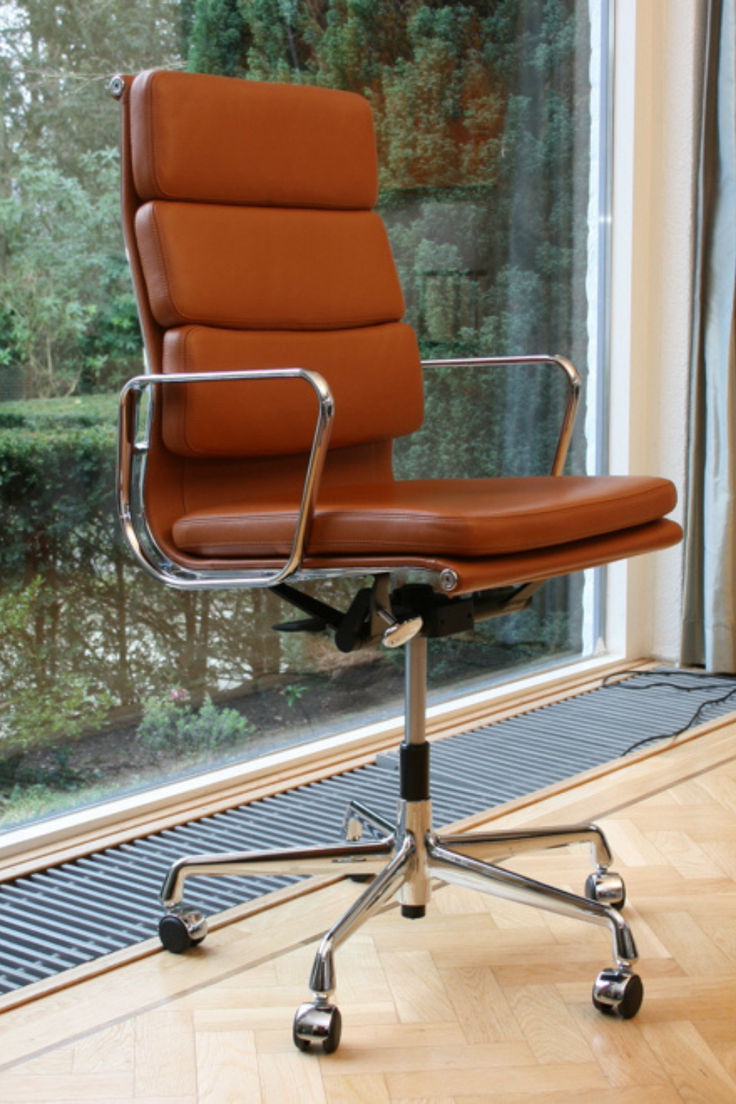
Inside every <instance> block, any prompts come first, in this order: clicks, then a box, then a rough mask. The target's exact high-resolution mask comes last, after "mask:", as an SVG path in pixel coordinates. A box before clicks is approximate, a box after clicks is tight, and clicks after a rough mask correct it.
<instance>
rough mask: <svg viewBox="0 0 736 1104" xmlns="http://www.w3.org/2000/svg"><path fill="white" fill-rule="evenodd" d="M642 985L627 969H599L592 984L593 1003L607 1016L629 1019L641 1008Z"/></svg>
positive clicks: (638, 978)
mask: <svg viewBox="0 0 736 1104" xmlns="http://www.w3.org/2000/svg"><path fill="white" fill-rule="evenodd" d="M643 999H644V986H643V985H642V982H641V978H640V977H639V975H638V974H631V973H629V971H628V970H622V969H615V968H614V969H612V970H601V972H600V974H599V975H598V977H597V978H596V979H595V983H594V985H593V1005H594V1007H595V1008H597V1009H598V1011H599V1012H604V1013H605V1014H606V1015H607V1016H619V1017H620V1018H621V1019H622V1020H630V1019H631V1018H632V1016H635V1015H636V1013H637V1012H638V1011H639V1009H640V1008H641V1002H642V1000H643Z"/></svg>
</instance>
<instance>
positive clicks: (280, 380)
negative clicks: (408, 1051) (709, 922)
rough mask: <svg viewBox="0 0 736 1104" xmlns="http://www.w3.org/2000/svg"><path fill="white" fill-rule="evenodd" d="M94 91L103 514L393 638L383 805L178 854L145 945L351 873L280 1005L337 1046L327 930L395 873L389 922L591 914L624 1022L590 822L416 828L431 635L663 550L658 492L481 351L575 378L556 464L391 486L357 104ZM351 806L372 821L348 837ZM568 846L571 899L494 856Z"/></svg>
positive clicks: (366, 125) (185, 579)
mask: <svg viewBox="0 0 736 1104" xmlns="http://www.w3.org/2000/svg"><path fill="white" fill-rule="evenodd" d="M111 89H112V91H113V94H114V95H115V96H116V97H117V98H118V99H119V100H120V102H121V105H122V120H123V122H122V128H123V143H122V148H123V165H122V176H123V221H124V228H125V237H126V242H127V247H128V251H129V257H130V264H131V268H132V272H133V277H134V283H135V288H136V293H137V297H138V305H139V312H140V318H141V324H142V328H143V334H144V339H145V346H146V352H147V357H148V368H149V373H150V374H147V375H145V376H140V377H137V378H136V379H134V380H132V381H131V382H130V383H129V384H128V385H127V386H126V388H125V389H124V391H123V394H122V397H121V432H120V456H119V461H120V462H119V502H120V516H121V520H122V524H123V527H124V529H125V532H126V534H127V536H128V539H129V541H130V544H131V546H132V548H133V550H134V552H135V554H136V556H137V557H138V559H139V560H140V562H141V564H142V565H143V566H144V567H145V568H146V570H148V571H149V572H151V573H153V574H154V575H156V576H157V577H158V578H160V579H161V580H163V582H165V583H167V584H168V585H171V586H174V587H181V588H186V589H191V588H202V587H205V588H223V587H270V588H272V589H273V590H275V591H276V592H277V593H278V594H279V595H280V596H281V597H282V598H284V599H285V600H286V601H288V602H290V603H292V604H293V605H295V606H296V607H298V608H299V609H301V610H303V611H305V612H306V613H307V614H308V616H309V617H310V618H311V619H314V618H317V619H318V621H319V622H320V623H321V624H323V625H325V626H326V627H329V628H331V629H334V631H335V638H336V643H337V646H338V647H339V648H341V649H343V650H345V651H349V650H351V649H352V648H354V647H357V646H361V645H365V644H370V643H380V642H383V644H385V645H386V646H388V647H396V646H406V649H407V662H406V672H407V673H406V731H405V736H404V740H403V743H402V745H401V753H400V760H401V775H400V793H399V806H398V815H397V821H396V824H389V823H387V822H385V821H384V820H383V819H382V818H380V817H376V816H374V815H373V814H372V813H370V812H369V811H368V810H366V809H363V808H362V807H359V806H354V807H353V808H352V809H351V811H350V816H349V822H350V831H349V833H348V834H349V835H350V837H351V838H350V839H349V840H347V841H335V842H333V843H331V844H326V845H325V846H323V847H312V848H307V849H303V848H293V849H288V850H285V851H277V852H274V851H265V852H248V853H240V854H225V855H199V856H188V857H183V858H182V859H181V860H180V861H179V862H177V863H176V864H175V865H174V867H173V868H172V870H171V871H170V872H169V875H168V877H167V878H166V881H165V884H164V887H163V892H162V898H163V902H164V905H165V908H166V910H167V912H166V915H165V916H164V918H163V920H162V922H161V927H160V933H161V938H162V942H163V944H164V946H165V947H167V948H168V949H169V950H172V951H182V950H184V949H186V948H187V947H188V946H191V945H192V944H193V943H197V942H200V941H201V940H202V938H203V937H204V934H205V929H206V922H205V920H204V918H203V917H202V916H201V915H199V914H197V913H196V912H194V911H193V910H191V909H187V908H186V907H185V906H184V904H183V903H182V898H183V884H184V881H185V879H186V878H187V877H189V876H192V875H200V874H213V875H216V874H253V875H262V874H264V873H267V872H270V873H273V872H278V873H281V874H283V873H298V874H304V873H325V872H329V873H333V874H334V873H337V872H339V873H341V874H345V875H346V876H361V877H362V878H364V879H366V880H367V884H366V886H365V888H364V889H363V890H362V892H360V894H359V896H358V897H357V900H356V902H355V904H354V905H353V906H352V908H351V909H350V910H349V911H348V912H347V914H346V915H345V916H343V917H342V919H340V920H339V921H338V922H337V923H336V924H335V925H334V926H333V927H332V928H331V929H330V931H329V932H328V933H327V935H326V936H325V937H324V939H323V940H322V943H321V945H320V947H319V950H318V951H317V955H316V958H315V962H314V968H313V971H312V976H311V982H310V985H311V989H312V991H313V1000H312V1001H310V1002H307V1003H305V1004H304V1005H302V1006H301V1007H300V1008H299V1009H298V1010H297V1013H296V1017H295V1021H294V1028H293V1032H294V1041H295V1043H296V1045H297V1046H298V1047H300V1048H301V1049H304V1050H306V1049H309V1048H310V1046H317V1047H319V1046H321V1047H322V1048H323V1049H324V1050H325V1051H327V1052H329V1051H332V1050H334V1049H335V1048H336V1047H337V1045H338V1042H339V1038H340V1014H339V1012H338V1010H337V1008H336V1007H335V1006H334V1005H333V1004H332V1003H331V997H332V993H333V990H334V988H335V967H334V951H335V949H336V948H337V946H338V945H339V944H340V943H342V942H343V940H344V939H346V938H347V936H348V935H349V934H350V933H351V932H352V931H354V930H355V928H356V927H357V926H358V925H359V924H360V923H362V922H363V921H364V920H366V919H367V917H369V916H370V915H371V914H372V913H373V912H374V911H375V910H376V909H377V908H378V907H379V905H381V904H382V903H385V902H386V901H387V900H389V899H390V898H391V897H393V895H395V894H398V897H399V899H400V902H401V909H402V912H403V914H404V915H405V916H407V917H414V918H416V917H419V916H421V915H423V913H424V910H425V905H426V903H427V901H428V898H429V895H430V884H431V882H432V881H433V880H435V879H437V880H439V881H443V882H457V883H459V884H461V885H464V886H471V887H473V888H474V889H479V890H482V891H484V892H487V893H491V894H499V895H501V896H503V897H506V898H511V899H512V900H514V901H518V902H521V903H526V904H532V905H536V906H538V907H541V908H545V909H550V910H552V911H555V912H559V913H562V914H564V915H567V916H573V917H577V918H579V919H581V920H588V921H592V922H594V923H596V924H603V925H606V926H607V927H608V928H609V929H610V931H611V936H612V944H613V959H614V962H613V965H612V966H611V967H610V968H608V969H604V970H603V971H602V972H601V973H600V975H599V976H598V978H597V979H596V980H595V983H594V988H593V1002H594V1004H595V1005H596V1007H597V1008H599V1009H601V1010H602V1011H604V1012H610V1013H614V1014H617V1015H620V1016H622V1017H630V1016H633V1015H634V1014H635V1013H636V1011H637V1010H638V1008H639V1005H640V1003H641V999H642V986H641V982H640V979H639V978H638V976H637V975H636V974H635V973H634V971H633V966H634V963H635V961H636V957H637V956H636V947H635V944H634V940H633V937H632V935H631V932H630V930H629V927H628V925H627V924H626V922H625V920H624V919H623V917H622V915H621V912H620V906H621V905H622V904H623V900H624V889H623V885H622V882H621V879H620V878H618V876H617V875H615V874H614V873H612V872H611V871H610V869H609V868H610V863H611V854H610V850H609V847H608V844H607V843H606V840H605V838H604V836H603V833H602V832H601V831H600V829H598V828H597V827H596V826H595V825H587V824H585V825H572V826H569V825H567V826H563V827H561V828H554V829H553V828H550V829H544V830H542V831H539V832H524V833H520V834H516V833H503V832H500V833H490V834H488V833H482V834H477V833H476V834H469V835H466V836H458V835H442V834H441V833H437V832H436V831H435V830H434V828H433V826H432V819H431V804H430V793H429V745H428V743H427V740H426V738H425V720H424V718H425V678H426V640H427V638H428V637H432V636H444V635H448V634H450V633H455V632H460V631H465V630H467V629H468V628H469V627H471V626H472V625H473V623H474V622H475V621H477V620H479V619H481V618H485V617H489V616H497V615H499V614H501V613H506V612H509V611H512V610H514V609H519V608H522V607H523V606H524V605H525V604H526V603H527V602H528V601H529V598H530V596H531V594H532V592H533V591H534V590H535V589H536V588H537V587H538V586H539V585H541V584H542V583H543V581H544V580H545V579H549V578H552V577H556V576H560V575H564V574H567V573H570V572H574V571H578V570H580V569H582V568H587V567H591V566H594V565H597V564H603V563H607V562H609V561H611V560H615V559H619V558H621V557H625V556H631V555H633V554H635V553H640V552H646V551H650V550H652V549H658V548H663V547H665V546H667V545H670V544H672V543H674V542H675V541H677V540H678V539H679V536H680V531H679V528H678V526H677V525H675V524H674V523H673V522H671V521H668V520H666V519H665V515H666V514H667V513H668V511H670V510H671V509H672V507H673V506H674V504H675V493H674V489H673V487H672V485H671V484H670V483H669V482H668V481H666V480H663V479H655V478H634V477H631V478H614V477H590V478H589V477H577V476H565V475H562V474H561V472H562V469H563V465H564V462H565V453H566V450H567V445H568V442H569V436H570V431H571V428H572V419H573V416H574V410H575V404H576V402H577V397H578V390H579V380H578V377H577V374H576V372H575V370H574V368H573V367H572V365H570V364H569V363H568V362H567V361H565V360H564V359H562V358H560V357H546V356H540V357H531V358H524V357H520V358H511V360H509V359H508V358H504V359H503V360H502V361H500V363H503V364H508V365H512V364H513V362H514V360H517V359H518V360H519V361H521V362H527V361H532V362H535V363H537V362H538V363H541V364H547V365H548V366H549V368H550V370H554V371H560V372H562V373H564V375H565V377H566V379H567V382H568V387H569V401H568V406H567V411H566V415H565V419H564V423H563V426H562V428H561V433H560V440H559V444H558V448H557V454H556V456H555V458H554V462H553V467H552V474H542V475H533V476H529V477H528V478H497V479H494V478H488V479H467V480H455V479H450V480H443V479H422V480H411V481H398V480H396V479H394V475H393V471H392V464H391V453H392V441H393V439H394V438H395V437H397V436H399V435H402V434H408V433H411V432H412V431H414V430H416V429H417V428H418V427H419V425H420V423H421V421H422V368H421V365H420V361H419V355H418V352H417V345H416V340H415V337H414V334H413V332H412V330H411V329H410V327H408V326H407V325H405V324H404V323H403V322H402V321H401V318H402V314H403V310H404V305H403V299H402V292H401V289H400V287H399V283H398V279H397V275H396V272H395V269H394V265H393V260H392V256H391V251H390V248H389V245H388V242H387V238H386V234H385V230H384V228H383V225H382V223H381V220H380V218H379V217H378V215H376V214H375V213H374V212H373V211H372V207H373V205H374V204H375V201H376V194H377V179H376V153H375V144H374V137H373V130H372V120H371V113H370V110H369V107H368V104H367V103H366V101H364V100H363V99H362V98H360V97H358V96H355V95H352V94H349V93H344V92H336V91H330V90H326V89H322V88H312V87H295V86H286V85H278V84H260V83H255V82H249V81H240V80H234V79H229V78H223V77H210V76H198V75H191V74H184V73H178V72H162V71H153V72H146V73H142V74H140V75H139V76H137V77H136V78H135V79H131V78H128V77H119V78H115V79H114V80H113V82H112V86H111ZM497 362H498V361H496V360H494V359H493V358H489V360H487V361H483V362H482V363H497ZM448 363H449V362H448ZM464 363H465V364H468V363H471V364H472V363H478V362H477V361H476V362H464ZM144 392H145V393H147V394H148V395H149V396H150V397H151V399H152V403H151V411H150V412H149V416H148V418H147V421H146V427H145V433H144V432H143V429H142V428H139V426H138V423H139V421H140V420H142V419H140V418H139V414H138V407H139V399H140V396H141V395H142V394H143V393H144ZM335 576H352V577H355V578H356V580H358V579H364V578H365V577H369V578H370V577H372V579H373V582H372V584H371V585H369V586H365V585H361V586H360V587H359V589H358V590H357V593H356V596H355V600H354V601H353V602H352V604H351V606H350V608H349V609H348V610H347V611H346V612H343V611H338V610H336V609H334V608H332V607H330V606H329V605H327V604H325V603H323V602H320V601H319V600H317V599H315V598H313V597H309V596H307V595H306V594H304V593H303V592H302V591H301V590H300V589H299V588H298V586H296V585H295V584H298V583H299V582H300V581H302V580H306V579H310V580H314V579H320V578H323V579H324V578H329V577H335ZM407 578H408V581H407ZM365 827H370V828H371V830H372V832H375V831H378V833H379V836H380V838H378V839H376V838H370V839H361V838H355V837H356V836H357V837H359V836H360V834H361V828H365ZM581 841H583V842H586V841H587V842H589V843H590V844H591V846H592V851H593V855H594V859H595V867H594V870H593V873H592V874H591V876H590V877H589V879H588V882H587V884H586V887H585V894H586V895H585V896H576V895H573V894H570V893H567V892H563V891H562V890H559V889H557V888H555V887H553V886H549V885H545V884H542V883H540V882H537V881H533V880H531V879H529V878H525V877H521V876H520V875H518V874H515V873H512V872H510V871H509V870H507V869H505V868H502V867H500V866H498V865H497V864H498V863H499V862H500V861H502V860H504V859H506V858H508V857H510V856H512V855H514V854H516V853H519V852H521V851H526V850H530V849H534V848H540V849H541V848H545V847H557V846H560V845H561V844H565V843H573V842H581ZM357 892H358V891H357V890H356V893H357Z"/></svg>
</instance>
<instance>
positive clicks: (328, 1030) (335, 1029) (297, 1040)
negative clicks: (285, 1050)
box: [292, 1004, 342, 1054]
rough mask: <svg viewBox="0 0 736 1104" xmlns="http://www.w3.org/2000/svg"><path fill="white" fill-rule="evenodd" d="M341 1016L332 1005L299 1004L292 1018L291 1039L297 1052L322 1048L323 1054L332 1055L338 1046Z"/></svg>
mask: <svg viewBox="0 0 736 1104" xmlns="http://www.w3.org/2000/svg"><path fill="white" fill-rule="evenodd" d="M341 1034H342V1016H341V1015H340V1009H339V1008H336V1007H335V1005H334V1004H300V1005H299V1007H298V1008H297V1010H296V1015H295V1016H294V1028H293V1032H292V1038H293V1039H294V1044H295V1045H296V1046H297V1047H298V1048H299V1050H304V1051H307V1050H311V1049H312V1046H319V1045H321V1046H322V1051H323V1053H324V1054H332V1053H333V1051H335V1050H337V1048H338V1046H339V1045H340V1035H341Z"/></svg>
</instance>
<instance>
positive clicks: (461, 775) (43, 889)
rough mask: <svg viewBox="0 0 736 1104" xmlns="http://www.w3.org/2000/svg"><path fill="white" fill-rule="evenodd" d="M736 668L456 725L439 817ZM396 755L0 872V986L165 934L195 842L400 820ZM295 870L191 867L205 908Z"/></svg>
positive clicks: (438, 762) (693, 702)
mask: <svg viewBox="0 0 736 1104" xmlns="http://www.w3.org/2000/svg"><path fill="white" fill-rule="evenodd" d="M735 703H736V679H725V678H718V679H715V678H713V677H712V676H711V677H709V676H705V675H698V674H692V673H690V672H682V671H670V670H661V669H659V670H657V671H653V672H647V673H640V674H637V675H634V676H633V677H632V678H630V679H627V680H626V681H625V682H623V683H614V684H611V685H604V686H603V687H600V688H599V689H596V690H593V691H590V692H588V693H585V694H581V695H579V696H577V697H574V698H569V699H567V700H565V701H561V702H556V703H554V704H552V705H548V706H545V707H543V708H540V709H537V710H533V711H532V712H529V713H524V714H522V715H520V716H518V717H511V718H509V719H508V720H503V721H499V722H497V723H495V724H490V725H487V726H482V727H480V728H477V729H475V730H473V731H471V732H465V733H461V734H460V735H457V736H453V737H449V738H447V739H445V740H441V741H439V742H437V743H435V744H434V745H433V748H432V791H433V797H432V803H433V812H434V821H435V823H436V824H438V825H441V824H449V823H451V822H452V821H456V820H460V819H462V818H463V817H466V816H470V815H472V814H473V813H477V812H480V811H482V810H484V809H488V808H492V807H493V806H495V805H498V804H500V803H502V802H505V801H510V800H512V799H513V798H516V797H520V796H522V795H524V794H527V793H531V792H533V791H535V790H538V789H541V788H542V787H545V786H549V785H552V784H554V783H556V782H559V781H562V780H564V779H565V778H569V777H571V776H572V775H574V774H578V773H580V772H581V771H585V770H588V769H590V768H592V767H595V766H597V765H600V764H602V763H605V762H608V761H609V760H611V759H615V758H617V757H619V756H621V755H623V754H625V753H626V752H627V751H628V750H629V749H630V748H631V746H632V745H633V744H634V743H636V742H638V741H642V740H648V739H653V738H656V737H661V736H665V735H670V734H672V733H674V732H676V731H678V730H684V729H686V728H687V727H690V725H691V724H694V723H699V722H701V721H704V720H711V719H715V718H716V717H718V716H723V715H724V714H726V713H729V712H731V711H732V710H733V709H734V705H735ZM397 773H398V754H397V753H394V752H391V753H385V754H381V755H379V756H378V758H377V759H376V761H375V762H374V763H372V764H370V765H369V766H366V767H362V768H360V769H357V770H353V771H350V772H348V773H345V774H342V775H337V776H335V777H332V778H326V779H324V780H322V781H319V782H314V783H311V784H309V785H305V786H300V787H299V788H296V789H293V790H289V791H286V792H285V793H281V794H277V795H275V796H273V797H267V798H263V799H261V800H259V801H255V802H253V803H252V804H249V805H242V806H239V807H237V808H234V809H230V810H228V811H227V812H224V813H217V814H214V815H212V816H207V817H203V818H202V819H200V820H193V821H190V822H189V823H186V824H182V825H179V826H177V827H175V828H170V829H167V830H165V831H162V832H159V833H157V834H155V835H151V836H147V837H145V838H142V839H137V840H134V841H132V842H130V843H125V844H122V845H120V846H118V847H115V848H111V849H109V850H105V851H100V852H98V853H96V854H93V855H89V856H87V857H85V858H80V859H77V860H75V861H74V862H70V863H65V864H63V865H61V866H56V867H52V868H50V869H48V870H45V871H43V872H40V873H36V874H32V875H29V876H28V877H23V878H18V879H16V880H15V881H11V882H6V883H4V884H2V885H0V933H2V937H1V939H0V993H8V992H11V991H12V990H15V989H18V988H21V987H22V986H25V985H28V984H30V983H32V982H37V981H40V980H42V979H44V978H48V977H50V976H52V975H54V974H57V973H59V972H61V971H63V970H67V969H70V968H71V967H74V966H78V965H80V964H82V963H85V962H89V961H90V960H92V959H95V958H99V957H100V956H102V955H106V954H109V953H111V952H113V951H117V950H120V949H122V948H124V947H128V946H131V945H133V944H135V943H138V942H141V941H142V940H145V939H148V938H150V937H151V936H152V935H154V934H155V931H156V925H157V921H158V915H159V905H158V891H159V888H160V885H161V881H162V878H163V875H164V872H165V870H166V868H167V867H168V865H169V863H170V862H172V861H173V860H174V859H176V858H178V857H179V856H181V855H182V854H185V853H191V852H197V851H218V850H227V851H232V850H248V849H250V848H258V847H283V846H290V845H293V844H300V843H301V844H311V843H320V842H326V841H327V840H329V839H330V838H334V839H339V838H340V831H341V824H342V817H343V813H344V810H345V806H346V803H347V802H348V801H349V800H350V799H351V798H355V799H358V800H360V801H362V802H363V803H364V804H368V805H370V806H371V807H372V808H374V809H375V811H376V812H378V813H382V814H383V815H384V816H385V817H388V818H389V819H393V814H394V809H395V803H396V775H397ZM292 880H293V879H289V878H272V877H269V878H249V879H244V878H207V879H205V878H202V879H196V878H193V879H191V880H190V881H188V882H187V902H188V903H189V904H192V905H194V906H197V907H199V908H201V909H202V910H203V911H204V912H205V913H207V914H208V915H212V914H213V913H216V912H219V911H221V910H224V909H227V908H230V907H231V906H233V905H236V904H239V903H241V902H243V901H247V900H251V899H253V898H255V897H258V896H261V895H263V894H265V893H268V892H271V891H272V890H274V889H277V888H279V887H281V886H284V885H287V884H289V882H290V881H292Z"/></svg>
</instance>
